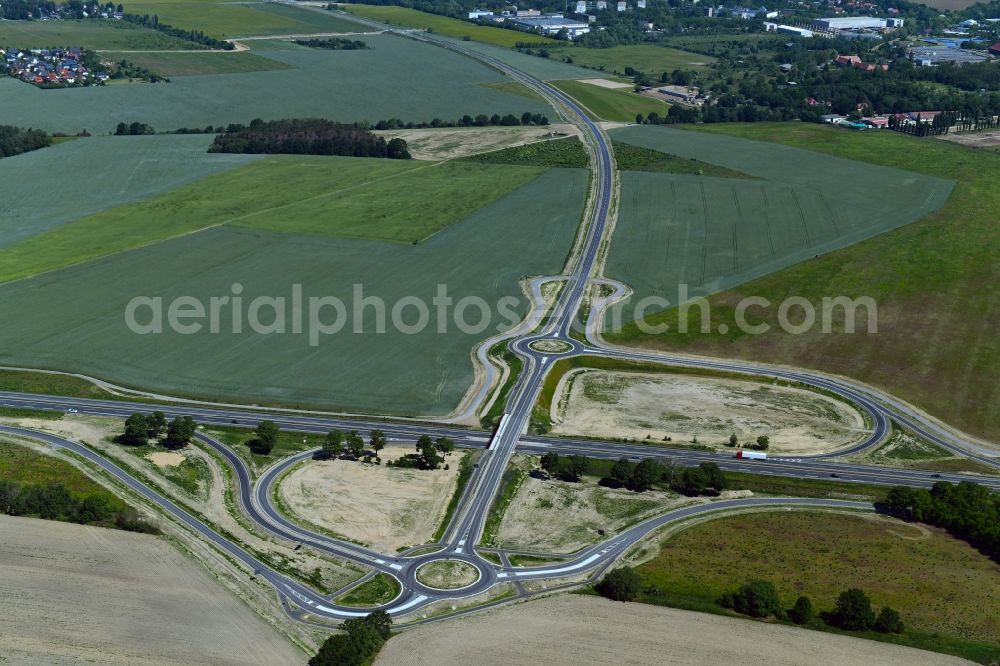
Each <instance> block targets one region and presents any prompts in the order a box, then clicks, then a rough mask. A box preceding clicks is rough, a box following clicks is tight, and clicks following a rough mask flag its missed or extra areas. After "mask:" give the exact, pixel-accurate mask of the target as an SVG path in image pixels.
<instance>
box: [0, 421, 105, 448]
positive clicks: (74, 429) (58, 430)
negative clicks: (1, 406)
mask: <svg viewBox="0 0 1000 666" xmlns="http://www.w3.org/2000/svg"><path fill="white" fill-rule="evenodd" d="M0 423H4V424H6V425H13V426H17V427H20V428H27V429H29V430H41V431H43V432H49V433H52V434H53V435H58V436H59V437H63V438H65V439H69V440H72V441H74V442H86V443H87V444H93V443H95V442H100V441H102V440H104V439H107V438H108V437H114V436H115V435H117V434H119V433H120V432H121V428H122V425H123V423H124V422H123V421H119V420H118V419H109V418H106V417H103V416H83V415H80V414H74V415H73V416H72V418H70V417H69V416H64V417H63V418H62V419H60V420H58V421H56V420H53V419H10V418H4V419H0Z"/></svg>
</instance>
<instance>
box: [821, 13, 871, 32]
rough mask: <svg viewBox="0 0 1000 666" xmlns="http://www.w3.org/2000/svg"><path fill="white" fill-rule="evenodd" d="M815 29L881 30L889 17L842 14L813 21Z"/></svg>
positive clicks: (830, 30)
mask: <svg viewBox="0 0 1000 666" xmlns="http://www.w3.org/2000/svg"><path fill="white" fill-rule="evenodd" d="M813 27H815V28H816V29H817V30H826V31H828V32H832V31H834V30H881V29H882V28H887V27H889V19H884V18H875V17H873V16H843V17H839V18H821V19H816V20H815V21H813Z"/></svg>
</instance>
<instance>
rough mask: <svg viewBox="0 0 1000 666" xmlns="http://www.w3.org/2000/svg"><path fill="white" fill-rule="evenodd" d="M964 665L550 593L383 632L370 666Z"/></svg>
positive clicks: (850, 641) (820, 636) (891, 648)
mask: <svg viewBox="0 0 1000 666" xmlns="http://www.w3.org/2000/svg"><path fill="white" fill-rule="evenodd" d="M463 663H464V664H476V665H477V666H491V665H493V664H495V665H497V666H508V665H509V664H546V665H549V666H563V665H565V666H581V665H582V664H595V665H596V664H600V665H601V666H604V665H606V664H654V663H655V664H699V665H700V664H704V665H705V666H716V665H717V664H742V665H744V666H746V665H751V666H782V665H788V666H801V665H802V664H830V665H831V666H832V665H837V666H840V665H842V664H866V665H875V664H877V665H879V666H931V665H935V664H941V665H945V664H968V663H970V662H967V661H964V660H962V659H957V658H955V657H948V656H945V655H939V654H935V653H933V652H924V651H922V650H914V649H912V648H905V647H899V646H896V645H889V644H886V643H877V642H874V641H867V640H864V639H860V638H853V637H849V636H837V635H834V634H826V633H822V632H817V631H810V630H808V629H799V628H796V627H788V626H781V625H771V624H765V623H762V622H754V621H752V620H742V619H737V618H729V617H721V616H716V615H707V614H704V613H693V612H690V611H682V610H676V609H673V608H661V607H658V606H647V605H643V604H624V603H617V602H613V601H607V600H605V599H599V598H596V597H581V596H575V595H564V596H557V597H550V598H548V599H542V600H540V601H533V602H528V603H523V604H517V605H514V606H508V607H506V608H501V609H498V610H494V611H488V612H484V613H480V614H476V615H473V616H470V617H466V618H462V619H459V620H455V621H452V622H444V623H438V624H431V625H427V626H424V627H419V628H417V629H413V630H411V631H407V632H405V633H403V634H402V635H400V636H397V637H395V638H392V639H390V641H389V643H388V644H387V645H386V646H385V648H383V649H382V653H381V654H380V655H379V658H378V659H377V660H376V662H375V665H376V666H411V665H412V666H418V665H421V666H422V665H423V664H463Z"/></svg>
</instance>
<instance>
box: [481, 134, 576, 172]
mask: <svg viewBox="0 0 1000 666" xmlns="http://www.w3.org/2000/svg"><path fill="white" fill-rule="evenodd" d="M463 159H464V160H465V161H467V162H480V163H485V164H521V165H532V166H547V167H565V168H574V169H586V168H587V167H588V166H589V165H590V158H589V157H588V156H587V151H586V150H585V149H584V147H583V144H582V143H580V139H578V138H576V137H575V136H571V137H568V138H565V139H554V140H552V141H539V142H536V143H529V144H525V145H523V146H514V147H512V148H503V149H501V150H494V151H491V152H488V153H479V154H478V155H470V156H469V157H466V158H463Z"/></svg>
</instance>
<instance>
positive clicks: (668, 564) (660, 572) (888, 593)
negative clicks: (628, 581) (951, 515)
mask: <svg viewBox="0 0 1000 666" xmlns="http://www.w3.org/2000/svg"><path fill="white" fill-rule="evenodd" d="M638 571H639V573H640V575H641V576H642V579H643V583H644V586H645V587H647V590H646V592H644V593H643V595H642V596H641V598H640V600H641V601H646V602H650V603H660V604H665V605H672V606H681V607H687V608H695V609H706V610H713V608H714V609H715V610H716V612H720V609H718V607H717V606H715V603H714V602H715V599H717V598H718V597H719V596H720V595H721V594H722V593H723V592H727V591H729V590H732V589H735V588H736V587H737V586H739V585H741V584H743V583H744V582H746V581H747V580H748V579H752V578H763V579H767V580H771V581H772V582H774V584H775V586H776V587H777V590H778V593H779V595H780V596H781V600H782V602H783V604H784V605H785V607H786V608H791V606H792V604H793V603H794V602H795V599H796V598H797V597H798V596H799V595H800V594H804V595H807V596H808V597H809V598H810V599H811V600H812V603H813V607H814V608H816V609H817V611H820V610H831V609H832V608H833V605H834V602H835V601H836V597H837V595H838V594H839V593H840V592H841V591H843V590H844V589H847V588H848V587H860V588H862V589H864V590H865V591H866V592H868V594H869V595H870V596H871V598H872V603H873V605H875V607H876V608H879V607H881V606H883V605H888V606H892V607H893V608H895V609H896V610H898V611H899V613H900V614H901V615H902V617H903V622H904V624H905V626H906V631H907V634H904V635H903V636H902V637H900V638H898V639H896V640H899V641H900V642H904V643H906V644H911V645H914V646H915V647H924V648H926V649H935V650H940V651H947V652H950V653H952V654H960V655H963V656H968V657H972V658H974V659H977V660H980V661H985V660H984V659H983V657H988V656H992V657H993V658H995V657H996V656H997V655H998V654H1000V648H997V647H996V646H997V645H998V644H1000V616H998V615H997V613H996V612H995V609H996V608H997V599H998V597H1000V575H998V574H1000V567H998V565H997V564H996V563H994V562H992V561H990V559H989V558H988V557H986V556H985V555H982V554H980V553H979V552H977V551H976V550H975V549H974V548H972V547H970V546H969V545H967V544H965V543H963V542H961V541H959V540H957V539H954V538H952V537H950V536H948V535H947V534H946V533H945V532H944V531H942V530H938V529H933V528H924V527H921V526H913V525H907V524H905V523H901V522H898V521H894V520H889V519H885V518H875V517H863V516H852V515H845V514H831V513H807V512H800V511H793V512H781V513H753V514H744V515H741V516H733V517H726V518H719V519H716V520H712V521H710V522H707V523H704V524H701V525H695V526H693V527H690V528H688V529H686V530H684V531H683V532H681V533H680V534H677V535H676V536H673V537H671V538H668V539H666V540H665V541H663V542H662V544H661V546H660V551H659V554H658V555H657V556H656V557H655V558H654V559H653V560H651V561H649V562H647V563H645V564H642V565H640V566H639V567H638ZM648 586H653V587H654V588H655V589H654V590H650V589H649V587H648ZM872 637H876V636H875V635H873V636H872ZM991 645H992V646H993V647H992V649H991V648H989V647H988V646H991ZM991 650H992V651H991Z"/></svg>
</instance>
